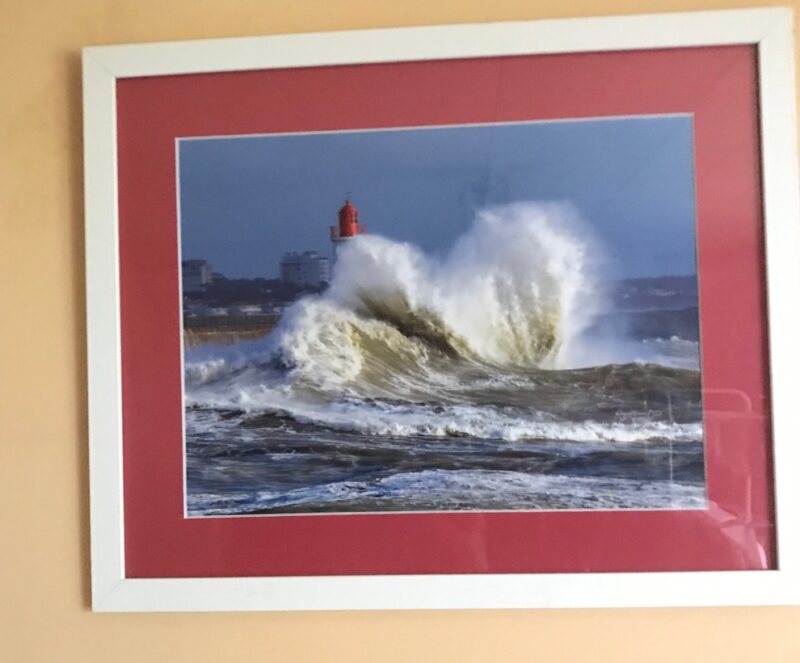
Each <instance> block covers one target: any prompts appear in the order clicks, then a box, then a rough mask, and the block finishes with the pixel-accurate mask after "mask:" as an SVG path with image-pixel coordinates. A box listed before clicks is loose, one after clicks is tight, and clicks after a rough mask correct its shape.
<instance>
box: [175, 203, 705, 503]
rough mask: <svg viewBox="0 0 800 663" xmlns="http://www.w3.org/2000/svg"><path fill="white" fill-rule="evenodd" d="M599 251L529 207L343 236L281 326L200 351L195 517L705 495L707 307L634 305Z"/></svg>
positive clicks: (192, 394)
mask: <svg viewBox="0 0 800 663" xmlns="http://www.w3.org/2000/svg"><path fill="white" fill-rule="evenodd" d="M601 255H602V251H601V250H600V249H599V247H598V246H596V245H595V244H594V243H593V242H592V240H591V234H590V233H588V232H587V231H586V230H585V228H582V227H581V225H580V221H579V220H578V219H576V218H575V217H574V215H573V214H571V213H570V212H569V211H568V210H564V209H563V208H558V207H555V206H541V205H529V204H518V205H513V206H507V207H504V208H496V209H491V210H485V211H484V212H483V213H481V215H479V217H478V219H477V221H476V223H475V226H474V227H473V228H472V230H471V231H470V232H469V233H467V234H466V235H465V236H464V237H462V238H461V239H460V240H459V241H458V242H457V243H456V245H455V246H454V247H453V249H452V251H451V252H450V253H449V254H448V255H445V256H438V257H430V256H426V255H424V254H423V253H421V252H420V251H419V250H417V249H416V248H415V247H413V246H411V245H409V244H402V243H398V242H394V241H392V240H389V239H387V238H383V237H379V236H363V237H358V238H356V240H354V241H352V242H349V243H348V245H347V246H345V247H344V249H343V250H342V252H341V253H340V255H339V258H338V261H337V264H336V267H335V271H334V278H333V282H332V284H331V286H330V288H329V289H328V290H327V291H326V292H325V293H323V294H322V295H316V296H310V297H306V298H304V299H302V300H299V301H298V302H296V303H295V304H294V305H293V306H292V307H290V309H289V310H288V311H287V312H286V314H285V315H284V316H283V318H282V320H281V322H280V324H279V326H278V327H277V328H276V329H275V330H274V331H273V332H271V333H270V334H269V336H268V337H266V338H264V339H261V340H257V341H246V342H241V343H238V344H236V345H233V346H209V345H207V346H197V347H192V348H187V349H186V356H185V403H186V416H185V424H186V425H185V431H186V492H187V496H186V497H187V499H186V510H187V514H188V515H189V516H229V515H245V514H277V513H331V512H333V513H354V512H381V511H461V510H517V509H525V510H536V509H690V508H703V507H704V506H705V485H704V463H703V427H702V405H701V398H700V393H701V385H700V371H699V357H698V345H697V341H696V338H697V333H696V332H697V329H696V325H694V326H692V324H691V322H692V319H694V320H696V307H695V308H694V312H693V311H692V309H691V307H689V308H688V309H687V307H686V302H687V299H686V298H687V295H686V292H680V293H677V292H676V293H674V296H672V295H671V294H670V292H671V291H668V290H665V289H664V288H663V287H659V288H655V286H654V290H653V292H654V293H656V294H657V295H658V296H657V298H656V302H657V307H653V306H652V301H650V300H647V302H646V306H644V304H642V302H644V301H645V299H647V298H646V297H645V298H644V299H642V295H641V292H639V291H636V292H637V293H638V294H636V296H637V297H639V300H641V301H640V305H639V307H638V308H637V309H636V311H635V315H633V314H632V312H631V310H630V308H628V309H622V308H621V307H620V305H619V301H618V300H619V297H618V294H619V292H617V291H615V288H614V286H612V285H608V282H607V281H604V279H603V278H602V270H603V264H602V260H601V259H600V257H601ZM603 283H606V285H605V286H602V285H601V284H603ZM637 287H638V286H637ZM642 288H644V289H645V290H646V289H647V285H646V284H644V285H643V286H642ZM689 290H691V288H689ZM645 295H646V292H645ZM690 295H691V293H690ZM626 296H627V294H626ZM694 297H695V300H694V302H695V303H696V292H695V293H694ZM630 301H631V300H628V303H630ZM678 301H680V306H681V308H679V309H678V308H670V307H671V305H675V303H676V302H678ZM691 303H692V301H691V296H690V300H689V304H691ZM692 316H694V318H693V317H692ZM687 320H688V322H687ZM676 330H677V332H678V334H677V335H676V334H675V333H674V332H676Z"/></svg>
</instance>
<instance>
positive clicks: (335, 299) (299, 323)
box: [274, 203, 602, 388]
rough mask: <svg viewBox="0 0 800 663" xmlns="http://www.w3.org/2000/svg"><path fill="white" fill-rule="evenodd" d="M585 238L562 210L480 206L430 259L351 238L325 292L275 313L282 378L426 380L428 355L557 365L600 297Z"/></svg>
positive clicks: (431, 364)
mask: <svg viewBox="0 0 800 663" xmlns="http://www.w3.org/2000/svg"><path fill="white" fill-rule="evenodd" d="M588 237H589V235H588V233H587V232H586V229H585V228H583V227H582V224H581V222H580V221H579V219H578V217H577V214H576V213H575V212H574V211H573V210H572V209H571V208H569V207H567V206H564V205H555V204H550V205H542V204H534V203H517V204H513V205H507V206H503V207H496V208H489V209H486V210H483V211H481V212H480V213H479V214H478V216H477V218H476V220H475V223H474V224H473V226H472V228H471V229H470V230H469V231H468V232H467V233H466V234H465V235H464V236H463V237H462V238H461V239H460V240H459V241H458V242H457V243H456V244H455V246H454V247H453V249H452V250H451V251H450V252H449V253H448V254H447V255H445V256H443V257H442V258H441V259H439V260H437V259H434V258H430V257H428V256H426V255H425V254H423V253H422V252H421V251H420V250H419V249H417V248H416V247H414V246H412V245H410V244H407V243H401V242H396V241H392V240H390V239H387V238H385V237H380V236H369V235H366V236H359V237H356V238H354V239H353V240H352V241H350V242H348V243H347V244H346V245H345V246H344V247H342V249H341V251H340V253H339V257H338V262H337V264H336V267H335V270H334V275H333V282H332V284H331V286H330V288H329V289H328V290H327V291H326V292H325V293H324V294H323V295H320V296H315V297H307V298H304V299H303V300H301V301H299V302H297V303H295V304H294V305H293V306H292V307H290V309H289V310H288V311H287V312H286V314H285V315H284V318H283V320H282V321H281V324H280V326H279V327H278V329H277V330H276V332H275V334H274V339H275V341H274V343H275V346H274V347H275V350H276V353H277V355H278V356H279V357H280V360H281V362H283V363H284V364H285V365H286V366H287V367H289V368H290V369H291V372H292V374H293V376H294V377H296V378H298V379H300V380H302V381H308V382H310V383H313V384H315V385H317V386H322V387H326V386H336V387H337V388H340V387H341V386H342V384H344V383H350V382H352V381H354V380H356V379H359V380H364V379H367V380H376V381H377V382H381V380H383V381H385V380H391V379H392V376H397V375H398V374H401V375H412V376H413V374H419V373H420V372H423V373H428V374H430V373H431V371H436V370H437V363H438V361H439V360H442V361H444V360H449V361H452V360H453V359H460V360H466V361H472V362H478V363H481V364H484V365H491V366H496V367H498V368H513V367H517V368H523V367H525V368H532V367H539V368H557V367H563V366H564V365H566V364H568V363H569V354H570V350H571V347H572V344H573V343H574V342H575V341H576V339H577V338H578V336H579V335H580V333H581V331H583V330H584V329H585V328H586V327H587V326H588V324H589V323H590V322H591V320H592V318H593V315H594V314H595V313H596V311H597V310H598V306H597V304H598V301H600V300H601V299H602V298H601V297H600V293H598V292H597V291H596V289H595V285H594V284H596V283H597V282H598V280H597V278H596V277H595V274H594V271H595V269H596V264H597V250H596V249H595V248H594V246H593V243H592V242H590V240H589V239H588ZM418 377H423V376H419V375H418ZM428 377H430V376H429V375H428Z"/></svg>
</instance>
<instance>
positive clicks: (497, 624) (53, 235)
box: [0, 0, 800, 663]
mask: <svg viewBox="0 0 800 663" xmlns="http://www.w3.org/2000/svg"><path fill="white" fill-rule="evenodd" d="M754 4H767V3H758V2H753V1H751V2H742V3H737V2H730V1H728V2H725V1H715V0H694V1H691V0H683V1H681V0H654V1H653V2H650V3H648V2H645V1H644V0H572V1H571V2H563V3H562V2H559V1H558V0H538V1H536V2H534V1H533V0H0V90H1V91H2V92H1V93H0V95H1V96H0V229H1V231H2V232H0V524H2V534H0V573H1V574H2V580H1V581H0V661H59V662H60V661H81V662H92V661H115V662H116V661H119V662H125V661H136V662H140V661H176V662H177V661H232V662H236V663H241V662H244V661H256V660H258V661H322V660H326V661H328V660H337V661H338V660H341V661H348V662H352V663H357V662H360V661H401V660H403V661H418V660H420V661H421V660H441V661H479V660H480V661H483V660H498V661H512V660H513V661H518V660H519V661H522V660H537V661H538V660H541V661H545V660H556V661H589V660H591V661H670V662H672V661H676V660H677V661H746V660H754V661H766V662H770V663H771V662H773V661H797V660H800V638H798V630H800V609H773V608H753V609H704V610H679V609H674V610H594V611H550V612H548V611H485V612H437V613H432V612H427V613H426V612H408V613H398V612H394V613H363V614H360V613H337V614H330V613H316V614H169V615H159V614H134V615H113V614H111V615H95V614H92V613H91V612H89V609H88V607H87V606H88V603H89V591H88V583H89V560H88V547H89V532H88V490H87V470H86V466H87V453H86V397H85V391H86V381H85V378H84V372H85V361H86V353H85V350H84V330H85V325H84V321H83V318H84V304H83V297H84V288H83V285H82V280H83V266H82V260H83V239H82V233H83V226H82V224H83V219H82V209H81V208H82V195H81V183H82V179H81V130H80V113H81V108H80V78H79V49H80V48H81V46H84V45H89V44H111V43H120V42H139V41H158V40H167V39H192V38H203V37H225V36H238V35H249V34H268V33H276V32H303V31H316V30H336V29H343V28H362V27H385V26H398V25H417V24H433V23H448V22H470V21H488V20H507V19H530V18H544V17H559V16H588V15H599V14H620V13H635V12H643V11H675V10H693V9H709V8H722V7H735V6H747V5H754ZM793 4H794V6H795V9H796V10H797V9H800V7H799V6H798V5H800V1H798V0H794V1H793Z"/></svg>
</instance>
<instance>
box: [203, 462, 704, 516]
mask: <svg viewBox="0 0 800 663" xmlns="http://www.w3.org/2000/svg"><path fill="white" fill-rule="evenodd" d="M354 499H355V500H361V501H362V502H364V503H369V502H370V501H373V502H375V501H382V502H387V503H392V502H395V503H399V504H403V505H405V507H406V508H407V509H419V508H420V507H422V508H423V509H424V507H425V505H426V504H428V505H431V507H432V506H433V505H435V508H436V509H437V510H447V509H448V508H451V509H453V510H463V504H464V503H474V504H480V505H481V509H492V508H496V509H504V510H506V509H526V508H528V509H543V508H544V509H548V508H549V509H587V508H589V509H618V508H653V507H656V508H680V509H702V508H705V507H706V499H705V492H704V490H703V488H702V487H701V486H698V485H693V484H681V483H676V482H673V481H648V482H641V481H635V480H630V479H620V478H613V477H609V478H595V477H575V476H563V475H543V474H525V473H521V472H511V471H496V470H495V471H485V470H423V471H419V472H407V473H403V474H395V475H391V476H388V477H384V478H380V479H374V480H370V481H354V480H349V481H339V482H335V483H327V484H322V485H315V486H308V487H303V488H297V489H294V490H290V491H285V492H272V491H258V492H256V493H247V492H243V493H237V494H226V495H216V494H213V493H212V494H208V493H198V494H193V495H192V494H190V495H189V497H188V504H189V510H190V511H191V512H193V513H196V514H203V515H226V514H231V513H241V512H243V511H254V510H259V509H262V510H263V509H270V508H275V507H278V508H280V507H284V508H285V507H294V508H297V507H304V506H306V507H308V506H310V505H316V506H320V505H327V506H329V507H331V508H332V510H333V511H335V510H336V504H337V503H343V504H345V503H348V502H352V501H353V500H354Z"/></svg>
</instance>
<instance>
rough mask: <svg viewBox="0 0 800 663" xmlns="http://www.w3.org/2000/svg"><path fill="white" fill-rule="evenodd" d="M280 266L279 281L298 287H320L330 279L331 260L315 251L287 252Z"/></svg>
mask: <svg viewBox="0 0 800 663" xmlns="http://www.w3.org/2000/svg"><path fill="white" fill-rule="evenodd" d="M280 267H281V281H283V282H284V283H290V284H292V285H294V286H297V287H299V288H320V287H322V285H323V284H325V283H329V282H330V280H331V261H330V260H329V259H328V258H326V257H325V256H321V255H320V254H319V253H317V252H316V251H305V252H303V253H287V254H285V255H284V256H283V258H281V263H280Z"/></svg>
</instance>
